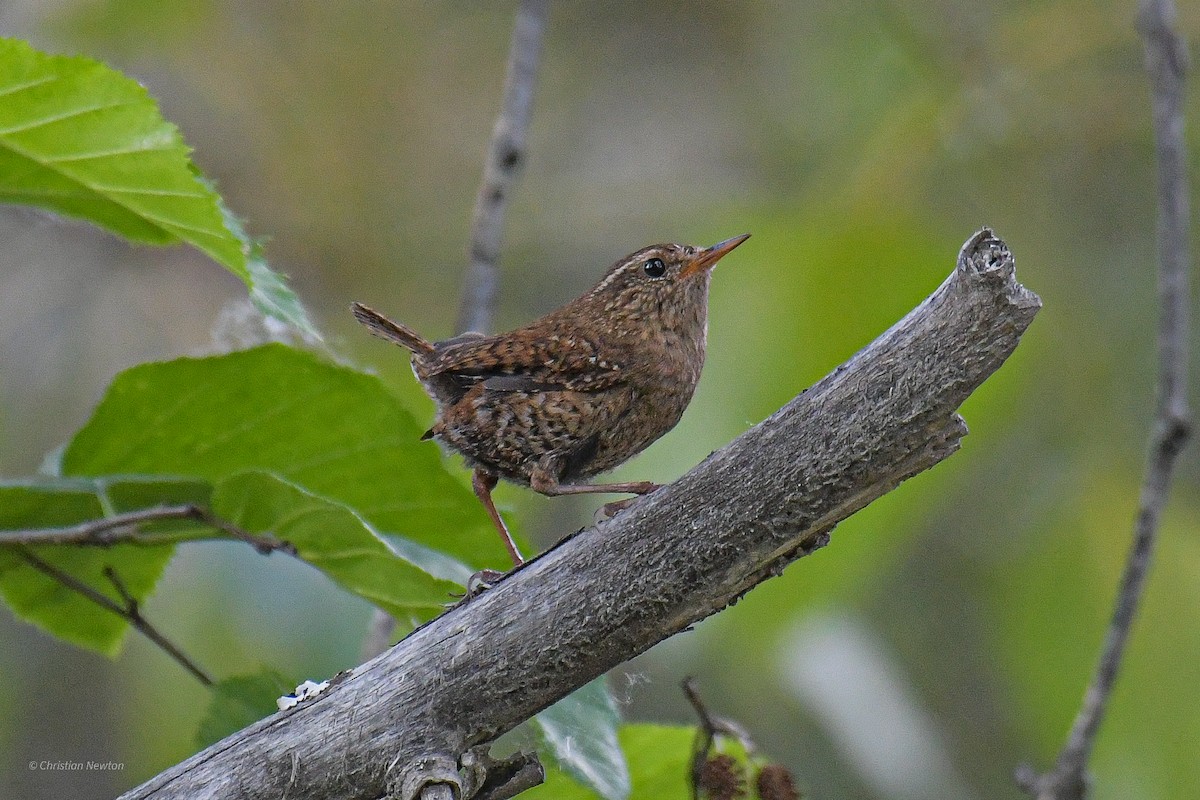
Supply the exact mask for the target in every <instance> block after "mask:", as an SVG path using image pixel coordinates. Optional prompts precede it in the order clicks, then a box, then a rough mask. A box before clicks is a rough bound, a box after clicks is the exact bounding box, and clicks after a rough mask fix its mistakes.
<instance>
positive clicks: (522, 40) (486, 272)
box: [455, 0, 550, 333]
mask: <svg viewBox="0 0 1200 800" xmlns="http://www.w3.org/2000/svg"><path fill="white" fill-rule="evenodd" d="M549 6H550V3H549V0H521V3H520V5H519V6H518V7H517V20H516V24H515V26H514V27H513V35H512V45H511V47H510V49H509V53H508V72H507V76H506V77H505V81H504V100H503V103H502V105H501V107H500V115H499V116H498V117H497V118H496V125H495V127H494V128H493V129H492V140H491V143H490V144H489V145H488V154H487V160H486V161H485V163H484V167H483V183H482V184H480V186H479V194H478V195H477V196H476V198H475V213H474V216H473V219H472V223H471V241H470V245H469V248H468V254H469V257H470V266H468V268H467V277H466V282H465V283H464V284H463V293H462V302H461V304H460V306H459V311H458V323H457V325H456V326H455V330H457V331H458V332H459V333H462V332H464V331H480V332H484V333H486V332H487V331H488V330H490V329H491V327H492V318H493V317H494V316H495V314H496V292H497V289H498V286H499V281H500V279H499V271H498V268H497V261H498V259H499V258H500V235H501V233H502V231H503V230H504V211H505V209H506V208H507V207H508V196H509V194H510V193H511V192H512V188H513V184H514V183H515V182H516V179H517V175H518V173H519V172H520V170H521V166H522V164H523V163H524V161H525V140H526V136H527V133H528V131H529V118H530V115H531V113H532V110H533V85H534V80H535V78H536V77H537V68H538V62H539V60H540V59H541V54H542V34H543V32H544V31H545V29H546V18H547V16H548V14H549Z"/></svg>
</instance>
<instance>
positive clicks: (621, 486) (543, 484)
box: [529, 467, 662, 517]
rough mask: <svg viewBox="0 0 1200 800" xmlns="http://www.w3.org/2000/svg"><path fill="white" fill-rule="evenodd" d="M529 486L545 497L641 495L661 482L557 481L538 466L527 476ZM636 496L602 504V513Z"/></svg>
mask: <svg viewBox="0 0 1200 800" xmlns="http://www.w3.org/2000/svg"><path fill="white" fill-rule="evenodd" d="M529 486H530V488H532V489H533V490H534V491H535V492H538V493H540V494H544V495H546V496H547V497H558V496H560V495H564V494H621V493H625V492H628V493H630V494H636V495H643V494H650V492H653V491H654V490H655V489H661V488H662V484H660V483H653V482H652V481H633V482H631V483H559V482H558V479H557V478H555V477H554V476H553V475H552V474H551V473H550V472H549V471H547V470H545V469H542V468H540V467H539V468H538V469H535V470H534V471H533V474H532V475H530V476H529ZM635 499H636V498H633V497H631V498H629V499H628V500H617V501H616V502H613V503H606V504H605V505H604V513H605V514H606V515H607V516H610V517H611V516H613V515H615V514H616V513H617V512H618V511H620V510H621V509H623V508H625V507H626V506H628V505H629V504H630V503H632V502H633V501H634V500H635Z"/></svg>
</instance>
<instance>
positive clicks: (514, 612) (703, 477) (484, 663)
mask: <svg viewBox="0 0 1200 800" xmlns="http://www.w3.org/2000/svg"><path fill="white" fill-rule="evenodd" d="M1040 307H1041V303H1040V301H1039V300H1038V298H1037V296H1036V295H1034V294H1032V293H1031V292H1029V291H1028V290H1026V289H1025V288H1024V287H1022V286H1021V285H1020V284H1018V283H1017V282H1016V279H1015V272H1014V265H1013V260H1012V256H1011V254H1010V253H1009V252H1008V249H1007V248H1006V247H1005V246H1004V244H1003V243H1002V242H1001V241H999V240H998V239H996V238H995V237H994V236H993V235H992V233H991V232H990V231H987V230H984V231H981V232H980V233H978V234H976V235H975V236H973V237H972V238H971V239H970V240H968V242H967V243H966V245H964V247H963V250H962V252H961V253H960V255H959V259H958V265H957V267H956V269H955V270H954V271H953V273H952V274H951V276H950V277H949V278H948V279H947V280H946V281H945V283H943V284H942V286H941V287H940V288H939V289H938V290H937V291H936V292H934V294H932V295H931V296H930V297H929V298H927V299H926V300H925V301H924V302H923V303H922V304H921V305H920V306H919V307H917V308H916V309H914V310H913V311H912V312H911V313H910V314H909V315H908V316H906V317H905V318H904V319H903V320H901V321H900V322H899V323H897V324H896V325H894V326H893V327H892V328H891V329H890V330H888V331H887V332H886V333H884V334H883V335H882V336H880V337H879V338H878V339H876V340H875V342H873V343H872V344H871V345H869V346H868V347H867V348H865V349H864V350H862V351H861V352H860V353H858V354H857V355H856V356H854V357H853V358H852V359H851V360H850V361H848V362H847V363H846V364H844V365H842V366H841V367H839V368H838V369H837V370H835V371H834V372H833V373H831V374H830V375H828V376H826V377H825V378H824V379H822V380H821V381H820V382H819V383H817V384H816V385H815V386H813V387H812V388H810V389H808V390H807V391H805V392H803V393H802V394H800V395H799V396H797V397H796V398H795V399H793V400H792V401H791V402H790V403H788V404H787V405H786V406H784V407H783V408H782V409H780V410H779V411H778V412H776V413H775V414H773V415H772V416H771V417H770V418H768V419H767V420H765V421H763V422H762V423H760V424H759V425H756V426H755V427H753V428H751V429H750V430H749V431H747V432H746V433H744V434H743V435H742V436H740V437H738V438H737V439H736V440H735V441H733V442H732V443H731V444H729V445H728V446H726V447H724V448H722V449H721V450H719V451H717V452H716V453H714V454H713V455H711V456H710V457H709V458H707V459H706V460H705V461H704V462H703V463H701V464H700V465H699V466H697V467H696V468H694V469H693V470H691V471H690V472H689V473H688V474H686V475H685V476H683V477H682V478H680V479H679V480H678V481H676V482H675V483H673V484H671V485H669V486H666V487H664V488H663V489H661V490H659V491H658V492H655V493H654V494H652V495H649V496H646V497H643V498H640V499H639V500H638V502H636V503H634V504H633V505H632V506H631V507H630V508H629V509H627V510H626V511H624V512H623V513H621V514H620V515H618V516H617V517H615V518H614V519H612V520H609V521H606V522H604V523H601V524H600V525H599V526H598V527H596V528H591V529H586V530H584V531H581V532H579V533H578V534H576V535H574V536H570V537H568V538H567V539H565V540H564V541H562V542H560V543H559V545H557V546H556V547H554V548H553V549H551V550H549V551H548V552H546V553H544V554H542V555H541V556H539V557H538V558H536V559H534V560H532V561H530V562H528V563H527V564H525V565H524V566H522V567H521V568H519V569H517V570H515V571H514V572H512V573H511V574H510V575H509V576H508V577H506V578H505V579H504V580H503V581H501V582H500V583H499V584H498V585H497V586H496V587H495V588H493V589H491V590H489V591H487V592H485V593H484V594H483V595H481V596H479V597H476V598H474V599H472V600H471V601H469V602H467V603H465V604H461V605H459V606H457V607H455V608H453V609H451V610H450V611H448V612H447V613H445V614H444V615H442V616H441V617H439V618H438V619H436V620H434V621H433V622H431V623H429V624H428V625H426V626H424V627H422V628H420V629H419V630H417V631H415V632H414V633H413V634H412V635H410V636H409V637H407V638H406V639H405V640H404V641H402V642H401V643H400V644H399V645H397V646H396V647H393V648H391V649H390V650H388V651H387V652H386V653H384V654H383V655H381V656H379V657H378V658H376V659H374V660H373V661H370V662H368V663H366V664H364V665H362V666H360V667H358V668H357V669H355V670H354V671H353V674H352V675H351V676H350V677H349V678H348V679H346V680H345V681H343V682H342V683H340V684H338V685H337V686H336V687H332V688H331V689H330V690H329V691H327V692H325V693H323V694H321V695H320V696H318V697H317V698H315V699H313V700H312V701H309V702H306V703H304V704H302V705H300V706H297V707H296V708H294V709H292V710H290V711H288V712H286V713H280V714H274V715H272V716H271V717H268V718H267V719H264V720H261V721H260V722H258V723H255V724H254V725H252V726H250V727H248V728H246V729H244V730H242V731H239V732H238V733H236V734H234V735H233V736H230V737H228V738H227V739H225V740H223V741H222V742H219V743H218V744H216V745H214V746H212V747H210V748H208V749H207V750H204V751H203V752H201V753H198V754H196V755H195V756H192V757H191V758H189V759H188V760H186V761H184V762H182V763H180V764H178V765H176V766H175V767H172V768H171V769H169V770H167V771H165V772H163V773H162V774H160V775H159V776H157V777H155V778H153V779H151V780H150V781H148V782H147V783H145V784H143V785H142V786H140V787H138V788H136V789H134V790H132V791H130V792H128V793H127V794H126V795H124V798H125V799H126V800H134V798H159V799H160V800H161V799H162V798H175V797H177V798H185V797H186V798H189V800H202V799H203V798H216V797H221V798H230V797H263V796H271V795H274V794H281V793H282V788H283V787H284V786H286V785H288V783H289V780H292V779H293V778H294V782H293V783H292V784H291V791H290V794H289V797H291V798H293V800H306V798H317V797H321V798H372V799H373V798H377V797H379V796H380V795H382V794H384V792H385V791H386V789H387V787H388V786H389V785H393V786H395V785H396V784H397V782H401V783H403V782H404V781H405V780H407V779H408V777H409V776H411V774H412V772H413V770H414V769H416V768H418V767H419V765H421V764H424V763H435V762H436V763H446V762H447V760H450V759H455V760H457V759H459V758H460V757H462V755H463V754H465V753H468V752H470V751H471V749H472V748H474V747H476V746H478V745H480V744H483V743H486V742H490V741H492V740H493V739H495V738H496V737H497V736H499V735H500V734H502V733H504V732H506V731H508V730H510V729H512V728H513V727H515V726H516V725H518V724H520V723H521V722H523V721H525V720H526V719H528V718H529V717H531V716H532V715H533V714H535V713H537V712H538V711H540V710H542V709H543V708H546V707H547V706H549V705H550V704H552V703H554V702H555V701H557V700H558V699H560V698H562V697H564V696H566V695H567V694H569V693H570V692H572V691H573V690H575V689H577V688H578V687H580V686H582V685H584V684H585V683H587V682H588V681H590V680H593V679H594V678H596V677H597V676H598V675H601V674H603V673H604V672H606V671H607V670H609V669H611V668H613V667H614V666H616V665H618V664H620V663H622V662H624V661H626V660H628V659H629V658H631V657H633V656H634V655H637V654H638V653H641V652H644V651H645V650H647V649H649V648H650V647H651V646H653V645H654V644H656V643H657V642H659V641H662V640H663V639H665V638H667V637H668V636H671V635H672V634H674V633H677V632H679V631H682V630H684V629H686V628H687V627H688V626H689V625H692V624H693V623H695V622H696V621H697V620H700V619H703V618H705V617H707V616H709V615H711V614H714V613H716V612H717V611H719V610H720V609H722V608H724V607H725V606H727V605H728V604H730V603H732V602H734V601H735V600H737V599H738V598H739V597H741V596H742V595H743V594H745V593H746V592H747V591H749V590H750V589H751V588H753V587H754V586H755V585H757V584H758V583H760V582H762V581H764V580H766V579H767V578H769V577H771V576H773V575H778V574H780V573H781V572H782V570H783V568H784V567H785V566H786V565H787V564H788V563H790V562H791V561H793V560H795V559H797V558H800V557H801V556H804V555H806V554H808V553H810V552H812V551H814V550H815V549H817V548H819V547H821V546H823V545H824V544H825V543H827V542H828V541H829V534H830V531H832V530H833V528H834V526H836V525H837V523H838V522H840V521H841V520H842V519H845V518H846V517H847V516H849V515H850V514H852V513H854V512H855V511H857V510H858V509H860V508H862V507H863V506H865V505H866V504H868V503H869V502H871V501H872V500H874V499H875V498H877V497H879V496H880V495H882V494H884V493H886V492H888V491H890V490H891V489H893V488H895V487H896V486H897V485H899V483H900V482H901V481H903V480H905V479H906V478H909V477H911V476H913V475H915V474H917V473H918V472H921V471H922V470H925V469H928V468H929V467H931V466H933V465H935V464H937V463H938V462H940V461H941V460H942V459H944V458H946V457H947V456H949V455H950V454H951V453H953V452H954V451H955V450H956V449H957V448H958V445H959V439H960V438H961V437H962V436H963V434H965V433H966V427H965V425H964V424H963V422H962V419H961V418H960V417H959V416H958V415H957V414H956V413H955V409H956V408H957V407H958V406H959V405H960V404H961V403H962V402H963V400H964V399H966V397H967V396H968V395H970V394H971V392H973V391H974V390H975V389H976V388H977V387H978V386H979V385H980V384H981V383H982V382H983V381H984V380H985V379H986V378H987V377H988V376H989V375H990V374H992V373H993V372H994V371H995V370H996V369H998V368H999V366H1000V365H1001V364H1002V363H1003V362H1004V360H1005V359H1006V358H1007V357H1008V356H1009V355H1010V354H1011V353H1012V351H1013V349H1014V348H1015V347H1016V346H1017V343H1018V342H1019V340H1020V337H1021V334H1022V333H1023V332H1024V331H1025V329H1026V328H1027V327H1028V325H1029V324H1030V322H1031V321H1032V319H1033V317H1034V315H1035V314H1036V313H1037V310H1038V309H1039V308H1040ZM746 487H753V491H747V490H746ZM584 599H586V601H584ZM450 763H454V762H453V761H450ZM296 764H299V767H298V775H293V773H294V772H295V771H296V769H297V767H296V766H295V765H296Z"/></svg>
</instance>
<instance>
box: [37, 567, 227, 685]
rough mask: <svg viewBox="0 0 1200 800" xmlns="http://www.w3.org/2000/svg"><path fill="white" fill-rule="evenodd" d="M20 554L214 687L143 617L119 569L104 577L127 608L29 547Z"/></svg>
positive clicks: (106, 570)
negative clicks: (119, 574)
mask: <svg viewBox="0 0 1200 800" xmlns="http://www.w3.org/2000/svg"><path fill="white" fill-rule="evenodd" d="M19 552H20V554H21V558H23V559H24V560H25V562H26V563H28V564H29V566H31V567H33V568H34V569H36V570H37V571H38V572H41V573H42V574H43V575H46V576H47V577H50V578H53V579H54V580H56V581H58V582H59V583H61V584H62V585H63V586H66V587H67V588H68V589H70V590H72V591H74V592H78V593H79V594H81V595H83V596H84V597H86V598H87V599H88V600H91V601H92V602H93V603H95V604H96V605H98V606H100V607H101V608H103V609H106V610H108V611H111V612H112V613H114V614H116V615H117V616H118V617H120V618H121V619H123V620H125V621H126V622H128V623H129V624H130V625H132V626H133V627H134V628H136V629H137V630H138V632H140V633H141V634H142V635H143V636H145V637H146V638H147V639H149V640H150V641H152V642H154V644H156V645H158V647H159V648H161V649H162V651H163V652H165V653H166V654H167V655H169V656H170V657H171V658H173V659H175V660H176V661H177V662H179V664H180V665H181V666H182V667H183V668H184V669H186V670H187V671H188V672H190V673H192V675H194V676H195V677H196V680H198V681H200V682H201V683H202V684H204V685H205V686H212V684H213V680H212V678H210V677H208V675H207V674H206V673H205V672H204V671H203V670H201V669H200V668H199V667H198V666H196V664H195V662H194V661H192V660H191V659H190V658H188V657H187V656H185V655H184V654H183V651H182V650H180V649H179V648H178V647H176V646H175V645H174V644H173V643H172V642H171V640H169V639H168V638H167V637H166V636H163V635H162V634H161V633H159V631H158V629H157V628H155V627H154V626H153V625H151V624H150V621H149V620H147V619H146V618H145V617H143V616H142V612H141V609H140V608H139V607H138V604H137V601H136V600H135V599H134V598H133V597H132V596H131V595H130V594H129V591H128V590H127V589H126V588H125V584H124V583H123V582H122V581H121V579H120V577H119V576H118V575H117V573H116V570H114V569H113V568H112V567H107V568H105V570H104V574H105V577H107V578H108V579H109V581H110V582H111V583H112V585H113V588H115V589H116V590H117V593H118V594H120V595H121V598H122V600H123V601H124V605H122V604H121V603H118V602H116V601H115V600H113V599H112V598H111V597H109V596H108V595H106V594H104V593H103V592H101V591H99V590H97V589H94V588H92V587H91V586H88V585H87V584H86V583H84V582H83V581H81V580H79V579H78V578H76V577H75V576H74V575H70V574H68V573H66V572H63V571H62V570H60V569H59V568H58V567H56V566H54V565H53V564H50V563H49V562H47V561H43V560H42V559H40V558H38V557H37V556H36V555H34V554H33V553H32V552H31V551H30V550H29V549H28V548H25V547H22V548H21V549H20V551H19Z"/></svg>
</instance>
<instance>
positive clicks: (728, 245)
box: [585, 233, 750, 327]
mask: <svg viewBox="0 0 1200 800" xmlns="http://www.w3.org/2000/svg"><path fill="white" fill-rule="evenodd" d="M749 238H750V234H748V233H746V234H742V235H741V236H735V237H733V238H732V239H726V240H725V241H723V242H719V243H717V244H714V245H713V246H712V247H692V246H691V245H685V244H655V245H651V246H650V247H643V248H642V249H641V250H638V251H637V252H636V253H633V254H632V255H629V256H626V257H625V258H623V259H621V260H620V261H618V262H617V263H615V264H613V265H612V267H610V268H609V270H608V272H607V273H606V274H605V275H604V278H603V279H601V281H600V282H599V283H598V284H596V286H595V287H593V288H592V289H591V291H589V292H588V293H587V294H586V295H585V297H586V298H588V299H589V300H590V301H591V302H590V303H589V305H595V306H598V307H597V308H596V311H597V312H598V313H602V314H605V315H616V316H622V317H629V318H636V319H642V320H648V319H649V318H652V317H659V318H661V319H662V321H663V323H664V324H666V325H668V326H670V327H674V323H676V322H677V321H678V322H682V321H685V320H690V319H691V318H693V317H695V316H696V315H697V314H698V315H699V317H700V321H701V322H703V319H704V316H705V311H706V309H707V303H708V284H709V280H710V278H711V277H712V268H713V267H714V266H715V265H716V263H717V261H719V260H720V259H721V257H722V256H724V255H726V254H727V253H729V251H731V250H733V248H735V247H737V246H738V245H739V244H741V243H742V242H744V241H746V240H747V239H749Z"/></svg>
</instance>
